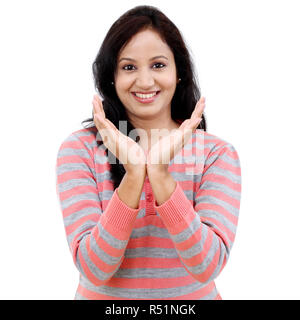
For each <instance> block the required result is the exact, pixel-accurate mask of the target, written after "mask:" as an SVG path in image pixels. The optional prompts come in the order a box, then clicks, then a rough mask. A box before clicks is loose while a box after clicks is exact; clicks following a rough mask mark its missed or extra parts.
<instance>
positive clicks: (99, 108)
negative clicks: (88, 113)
mask: <svg viewBox="0 0 300 320" xmlns="http://www.w3.org/2000/svg"><path fill="white" fill-rule="evenodd" d="M93 105H94V107H95V112H96V113H100V114H101V115H102V116H103V118H105V112H104V109H103V104H102V100H101V99H100V98H99V97H98V95H96V94H95V95H94V99H93Z"/></svg>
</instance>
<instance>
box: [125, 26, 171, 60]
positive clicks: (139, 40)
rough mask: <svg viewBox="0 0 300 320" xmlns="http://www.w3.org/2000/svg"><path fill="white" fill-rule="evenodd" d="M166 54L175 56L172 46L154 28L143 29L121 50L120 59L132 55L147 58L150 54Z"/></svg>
mask: <svg viewBox="0 0 300 320" xmlns="http://www.w3.org/2000/svg"><path fill="white" fill-rule="evenodd" d="M162 54H163V55H166V56H167V57H171V56H173V53H172V51H171V49H170V47H169V46H168V45H167V43H166V42H164V41H163V40H162V38H161V37H160V35H159V34H158V33H157V32H154V31H152V30H149V29H147V30H143V31H140V32H138V33H137V34H135V35H134V36H133V37H132V38H131V39H130V41H129V42H128V43H127V44H126V46H125V47H124V48H123V49H122V50H121V51H120V54H119V57H120V59H121V58H123V57H131V58H134V59H135V58H136V59H139V58H140V59H145V58H147V57H149V56H151V57H152V56H155V55H162Z"/></svg>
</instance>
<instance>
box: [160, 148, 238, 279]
mask: <svg viewBox="0 0 300 320" xmlns="http://www.w3.org/2000/svg"><path fill="white" fill-rule="evenodd" d="M240 199H241V169H240V161H239V157H238V154H237V152H236V150H235V149H234V147H233V146H232V145H230V144H227V145H225V146H223V147H220V148H218V150H215V151H212V152H211V153H210V155H209V156H208V159H207V161H206V163H205V165H204V169H203V173H202V178H201V183H200V187H199V189H198V190H197V191H196V195H195V202H194V203H195V204H194V206H193V205H192V204H191V202H190V201H189V200H188V198H187V197H186V195H185V194H184V191H183V190H182V188H181V186H180V185H179V183H178V181H177V185H176V188H175V190H174V192H173V193H172V195H171V197H170V198H169V199H168V200H167V201H166V202H164V203H163V204H162V205H160V206H155V209H156V210H157V212H158V213H159V214H160V217H161V218H162V220H163V222H164V224H165V226H166V228H167V229H168V231H169V234H170V236H171V238H172V240H173V242H174V245H175V248H176V250H177V252H178V255H179V258H180V259H181V262H182V264H183V266H184V267H185V269H186V270H187V272H188V273H189V274H191V275H192V276H193V277H194V278H195V279H196V280H198V281H199V282H201V283H207V282H210V281H212V280H214V279H215V278H216V277H217V276H218V275H219V273H220V272H221V271H222V269H223V268H224V266H225V264H226V262H227V261H228V257H229V253H230V250H231V248H232V245H233V242H234V238H235V234H236V227H237V222H238V215H239V208H240Z"/></svg>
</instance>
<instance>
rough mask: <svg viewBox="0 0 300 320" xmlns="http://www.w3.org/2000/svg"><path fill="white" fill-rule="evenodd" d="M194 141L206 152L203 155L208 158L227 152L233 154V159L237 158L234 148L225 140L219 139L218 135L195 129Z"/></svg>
mask: <svg viewBox="0 0 300 320" xmlns="http://www.w3.org/2000/svg"><path fill="white" fill-rule="evenodd" d="M196 139H197V141H198V145H199V147H200V148H201V146H202V148H203V149H205V150H206V152H205V154H207V155H208V156H209V155H210V154H215V153H224V152H228V153H230V154H233V153H234V154H235V157H238V154H237V150H236V148H235V146H234V145H233V144H232V143H231V142H230V141H228V140H227V139H224V138H221V137H219V136H218V135H215V134H213V133H210V132H207V131H203V130H201V129H196Z"/></svg>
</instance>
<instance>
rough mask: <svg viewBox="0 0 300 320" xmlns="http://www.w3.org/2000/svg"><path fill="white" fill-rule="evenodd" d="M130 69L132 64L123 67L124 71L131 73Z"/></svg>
mask: <svg viewBox="0 0 300 320" xmlns="http://www.w3.org/2000/svg"><path fill="white" fill-rule="evenodd" d="M132 67H133V65H132V64H128V65H126V66H124V67H123V69H124V70H127V71H131V70H132Z"/></svg>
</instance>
